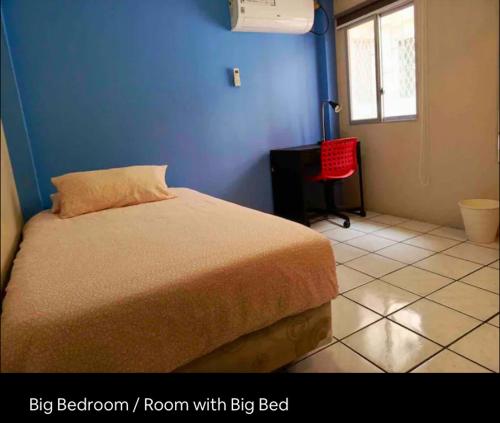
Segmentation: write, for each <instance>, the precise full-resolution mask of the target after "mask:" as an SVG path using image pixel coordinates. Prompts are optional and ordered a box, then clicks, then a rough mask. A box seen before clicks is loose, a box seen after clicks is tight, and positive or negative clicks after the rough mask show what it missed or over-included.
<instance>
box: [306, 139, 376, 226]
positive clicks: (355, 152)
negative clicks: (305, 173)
mask: <svg viewBox="0 0 500 423" xmlns="http://www.w3.org/2000/svg"><path fill="white" fill-rule="evenodd" d="M358 157H359V160H361V155H360V147H359V141H358V139H357V138H340V139H335V140H329V141H323V142H322V143H321V172H320V173H319V174H318V175H314V176H312V177H311V178H310V179H311V180H312V181H315V182H321V183H323V184H324V193H325V203H326V210H324V211H326V213H327V215H328V214H333V215H335V216H338V217H340V218H341V219H344V228H348V227H349V226H351V221H350V219H349V216H348V215H346V214H344V213H342V211H349V212H352V213H356V214H359V215H360V216H366V212H365V205H364V198H363V175H362V172H361V163H358ZM356 172H358V173H359V191H360V197H361V206H360V207H356V208H353V209H344V210H340V209H338V208H337V206H336V204H335V193H334V186H335V183H336V182H337V181H339V180H342V179H346V178H349V177H350V176H352V175H354V174H355V173H356Z"/></svg>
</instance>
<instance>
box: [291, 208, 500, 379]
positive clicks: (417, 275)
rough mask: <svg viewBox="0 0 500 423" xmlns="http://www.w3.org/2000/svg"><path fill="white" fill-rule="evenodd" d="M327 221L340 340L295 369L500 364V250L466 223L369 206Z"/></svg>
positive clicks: (492, 367)
mask: <svg viewBox="0 0 500 423" xmlns="http://www.w3.org/2000/svg"><path fill="white" fill-rule="evenodd" d="M333 222H334V221H333V220H332V221H321V222H318V223H316V224H314V225H313V226H312V227H313V229H315V230H317V231H319V232H321V233H323V234H324V235H325V236H327V237H328V238H330V239H331V241H332V247H333V249H334V252H335V256H336V261H337V277H338V280H339V287H340V295H339V296H338V297H337V298H336V299H335V300H334V301H332V320H333V322H332V334H333V336H334V340H333V341H332V343H330V344H329V345H327V346H324V347H322V348H321V349H319V350H318V351H317V352H315V353H314V354H311V355H308V356H307V357H306V358H304V359H303V360H301V361H299V362H297V363H295V364H293V365H292V366H290V367H289V368H288V369H287V371H289V372H352V373H355V372H415V373H426V372H427V373H428V372H457V373H460V372H461V373H464V372H465V373H467V372H497V373H498V372H499V328H498V326H499V323H498V322H499V320H498V319H499V301H498V299H499V270H498V267H499V266H498V263H499V249H498V240H497V241H496V242H494V243H491V244H486V245H485V244H474V243H471V242H468V241H467V237H466V235H465V232H464V231H462V230H459V229H454V228H447V227H438V226H437V225H433V224H429V223H426V222H418V221H412V220H408V219H404V218H401V217H398V216H390V215H382V214H378V213H375V212H369V213H368V215H367V217H366V218H360V217H357V216H355V217H353V218H352V220H351V228H350V229H343V228H342V227H340V226H339V225H336V224H335V223H333Z"/></svg>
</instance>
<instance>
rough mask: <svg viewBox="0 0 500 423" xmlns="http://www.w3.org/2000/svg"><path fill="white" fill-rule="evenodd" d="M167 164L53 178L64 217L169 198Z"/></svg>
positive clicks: (61, 215) (62, 216)
mask: <svg viewBox="0 0 500 423" xmlns="http://www.w3.org/2000/svg"><path fill="white" fill-rule="evenodd" d="M166 170H167V165H164V166H130V167H121V168H115V169H106V170H96V171H91V172H75V173H68V174H66V175H62V176H57V177H54V178H52V179H51V180H52V183H53V184H54V186H55V187H56V188H57V191H58V192H59V194H60V200H61V201H60V203H61V207H60V212H59V216H60V217H61V218H63V219H65V218H68V217H73V216H78V215H81V214H84V213H90V212H95V211H99V210H105V209H110V208H115V207H123V206H130V205H133V204H140V203H148V202H151V201H159V200H167V199H169V198H174V197H175V195H173V194H171V193H170V192H169V191H168V187H167V184H166V183H165V172H166Z"/></svg>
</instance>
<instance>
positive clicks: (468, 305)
mask: <svg viewBox="0 0 500 423" xmlns="http://www.w3.org/2000/svg"><path fill="white" fill-rule="evenodd" d="M427 298H429V299H430V300H432V301H436V302H437V303H440V304H443V305H445V306H448V307H450V308H453V309H454V310H457V311H460V312H462V313H465V314H468V315H469V316H472V317H475V318H476V319H479V320H483V321H485V320H488V319H490V318H491V317H492V316H494V315H495V314H496V313H498V295H497V294H493V293H491V292H488V291H485V290H483V289H479V288H476V287H474V286H471V285H467V284H465V283H462V282H454V283H452V284H451V285H448V286H446V287H444V288H443V289H440V290H439V291H436V292H434V293H433V294H431V295H429V296H428V297H427Z"/></svg>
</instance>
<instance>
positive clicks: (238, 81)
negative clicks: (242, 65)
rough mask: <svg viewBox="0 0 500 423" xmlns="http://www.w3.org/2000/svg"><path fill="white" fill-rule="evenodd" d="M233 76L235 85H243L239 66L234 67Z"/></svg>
mask: <svg viewBox="0 0 500 423" xmlns="http://www.w3.org/2000/svg"><path fill="white" fill-rule="evenodd" d="M233 76H234V86H235V87H241V78H240V69H239V68H234V69H233Z"/></svg>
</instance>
